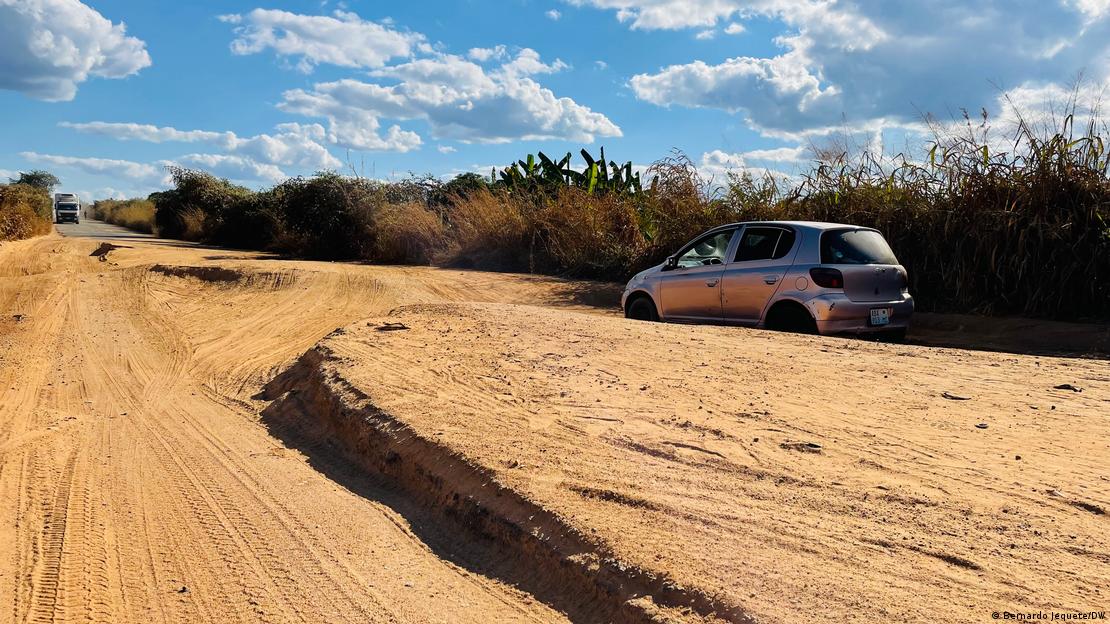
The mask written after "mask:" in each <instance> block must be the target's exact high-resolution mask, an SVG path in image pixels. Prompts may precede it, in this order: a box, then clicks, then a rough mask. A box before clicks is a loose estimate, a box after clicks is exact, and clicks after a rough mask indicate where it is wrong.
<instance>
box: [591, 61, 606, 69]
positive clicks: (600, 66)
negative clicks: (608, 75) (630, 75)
mask: <svg viewBox="0 0 1110 624" xmlns="http://www.w3.org/2000/svg"><path fill="white" fill-rule="evenodd" d="M594 67H596V68H598V69H600V70H606V69H609V64H608V63H606V62H605V61H594Z"/></svg>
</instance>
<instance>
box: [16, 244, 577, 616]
mask: <svg viewBox="0 0 1110 624" xmlns="http://www.w3.org/2000/svg"><path fill="white" fill-rule="evenodd" d="M128 244H131V245H136V247H135V248H128V249H119V250H116V251H113V252H111V253H110V254H109V256H108V257H107V260H106V261H104V262H100V261H99V260H98V259H97V258H95V257H90V255H89V254H90V253H91V252H92V251H93V250H94V249H96V247H97V243H96V242H94V241H91V240H77V239H63V238H60V237H57V236H51V237H44V238H39V239H34V240H31V241H23V242H20V243H13V244H7V245H4V246H3V247H0V500H2V501H4V504H3V505H2V506H0V605H3V609H2V610H0V622H43V621H59V622H62V621H67V622H68V621H86V620H88V621H95V622H152V621H153V622H217V621H218V622H224V621H279V622H286V621H308V622H321V621H328V622H348V621H349V622H367V621H373V622H390V621H403V622H422V621H445V622H446V621H450V622H456V621H473V622H488V621H491V619H493V620H502V619H504V620H517V621H558V620H560V615H559V614H558V613H556V612H555V611H554V610H552V609H550V608H548V607H546V606H545V605H543V604H542V603H539V602H537V601H536V600H534V599H532V598H530V597H529V596H527V595H524V594H522V593H521V592H518V591H516V590H514V589H512V588H511V587H509V586H508V585H506V584H505V583H502V582H499V581H497V580H495V579H492V578H490V577H489V576H484V575H481V574H475V573H473V572H470V571H468V570H467V569H466V568H465V567H463V566H464V565H471V566H472V567H473V565H477V564H482V565H487V566H494V565H495V564H496V563H497V562H496V558H497V553H483V552H478V553H469V554H468V556H469V557H470V558H471V559H473V560H474V561H476V562H477V564H475V563H474V562H472V561H470V560H466V561H462V562H461V565H456V564H454V563H452V562H451V561H450V560H451V558H452V554H451V551H452V550H455V548H454V546H453V536H452V535H450V534H442V533H443V530H442V528H441V527H438V526H437V524H436V522H434V521H432V520H430V519H427V518H425V517H424V515H422V512H421V511H420V510H419V509H417V508H415V507H413V506H411V505H407V506H406V504H405V503H404V501H401V500H396V497H395V496H392V495H391V494H390V493H389V491H388V490H385V489H382V488H381V487H378V486H377V485H376V484H374V483H370V482H355V483H354V484H351V485H350V486H349V487H346V488H345V487H340V486H339V485H337V484H336V482H335V481H333V480H331V479H329V478H327V477H325V476H323V475H322V474H321V473H320V472H319V471H318V470H317V469H316V468H314V467H313V466H310V465H309V464H308V463H307V462H306V461H305V460H304V458H303V457H301V456H300V455H299V454H298V453H296V452H295V451H292V450H290V449H288V448H285V447H284V446H283V445H282V444H280V443H279V442H278V441H276V440H275V439H274V438H273V437H271V436H270V435H268V434H267V432H266V429H265V428H264V427H262V426H260V425H259V424H257V419H258V413H259V411H260V410H261V407H262V406H264V405H265V404H264V403H261V402H256V401H252V400H251V398H250V397H251V396H252V395H253V394H255V393H257V392H258V391H259V389H260V388H261V386H262V383H263V382H264V380H268V379H269V378H270V377H272V376H273V375H274V374H275V373H276V371H278V370H281V369H282V368H284V367H285V366H286V365H287V364H289V363H291V362H292V361H293V360H294V359H295V358H296V357H297V356H299V355H300V354H301V353H303V352H304V351H305V350H307V349H308V348H309V347H311V346H312V345H313V344H314V343H315V342H316V341H317V340H319V339H320V338H321V337H323V336H324V335H325V334H327V333H328V332H330V331H332V330H333V329H335V328H336V327H337V326H340V325H345V324H347V323H350V322H352V321H354V320H356V319H358V318H362V317H364V316H367V315H373V314H381V313H384V312H386V311H387V310H388V309H390V308H392V307H393V306H395V305H397V304H398V303H403V302H415V301H421V300H425V301H427V300H441V299H455V298H466V299H472V298H474V297H479V298H486V299H488V300H510V301H511V300H520V299H521V298H524V299H527V300H534V301H542V300H544V299H546V298H556V297H557V298H563V297H564V296H565V295H566V294H568V293H566V292H564V290H565V289H564V287H562V286H560V285H559V284H557V283H554V282H551V281H545V280H532V279H528V278H513V277H497V278H496V279H494V278H491V277H490V276H487V275H482V274H477V273H470V274H467V273H458V272H440V271H427V270H399V271H397V270H380V269H375V268H372V267H350V266H338V265H328V264H312V263H279V262H269V261H255V262H252V261H241V260H228V259H222V260H217V261H211V260H205V259H204V257H205V256H213V255H217V256H223V257H227V256H236V254H234V253H224V252H213V251H211V250H203V249H190V248H180V247H175V246H171V245H166V244H162V243H159V242H153V243H142V242H139V241H131V242H128ZM158 263H161V264H162V265H163V266H165V267H170V266H181V265H187V266H188V265H198V266H200V265H216V264H217V263H219V264H220V265H221V266H224V267H237V268H240V269H249V270H251V274H250V275H251V277H250V279H249V280H246V281H244V282H236V283H234V284H229V283H224V284H221V283H219V282H216V283H210V284H207V285H202V282H200V281H199V280H197V279H194V278H184V279H183V278H181V277H175V276H172V275H166V274H164V273H160V272H157V271H153V270H151V265H153V264H158ZM167 272H172V271H167ZM229 275H233V273H229ZM398 293H401V294H398ZM356 488H357V489H356Z"/></svg>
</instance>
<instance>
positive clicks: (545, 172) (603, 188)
mask: <svg viewBox="0 0 1110 624" xmlns="http://www.w3.org/2000/svg"><path fill="white" fill-rule="evenodd" d="M580 153H581V154H582V159H583V160H584V161H585V162H586V166H585V167H584V168H583V169H582V170H581V171H577V170H575V169H574V168H572V167H571V154H570V152H567V154H566V156H564V157H563V158H562V159H560V160H559V161H558V162H556V161H554V160H552V159H551V158H550V157H548V156H547V154H544V153H543V152H539V153H537V154H536V155H535V156H533V155H532V154H528V155H527V156H526V157H525V158H524V159H523V160H518V161H517V162H515V163H513V164H511V165H509V166H508V167H506V168H504V169H502V170H501V172H500V174H499V175H500V182H501V184H503V185H504V186H505V187H507V188H509V189H510V190H525V189H527V190H536V189H541V188H542V189H547V190H555V189H558V188H561V187H564V186H571V187H576V188H581V189H584V190H585V191H586V192H587V193H591V194H593V193H623V194H635V193H641V192H643V187H642V186H641V185H640V174H639V173H633V172H632V162H631V161H629V162H627V163H625V164H624V165H619V164H617V162H616V161H606V159H605V148H604V147H602V148H601V153H600V158H598V159H594V157H593V155H592V154H590V153H589V152H588V151H586V150H581V152H580ZM491 179H494V180H496V177H491Z"/></svg>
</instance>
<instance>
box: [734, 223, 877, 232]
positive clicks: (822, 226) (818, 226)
mask: <svg viewBox="0 0 1110 624" xmlns="http://www.w3.org/2000/svg"><path fill="white" fill-rule="evenodd" d="M740 225H788V226H791V227H795V228H799V229H809V230H820V231H824V230H841V229H845V228H848V229H863V230H870V229H873V228H869V227H866V226H863V225H850V224H847V223H828V222H825V221H739V222H737V223H728V224H725V225H721V226H718V227H719V228H726V227H736V226H740ZM713 229H718V228H713Z"/></svg>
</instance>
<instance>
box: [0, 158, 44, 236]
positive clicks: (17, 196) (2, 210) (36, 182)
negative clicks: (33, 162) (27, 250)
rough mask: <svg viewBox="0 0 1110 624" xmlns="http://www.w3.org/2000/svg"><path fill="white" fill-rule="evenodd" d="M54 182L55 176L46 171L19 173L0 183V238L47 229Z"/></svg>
mask: <svg viewBox="0 0 1110 624" xmlns="http://www.w3.org/2000/svg"><path fill="white" fill-rule="evenodd" d="M57 184H58V178H56V177H54V176H53V175H52V174H50V173H49V172H46V171H31V172H28V173H22V174H20V176H19V178H18V179H15V180H10V183H9V184H0V241H10V240H19V239H22V238H30V237H32V236H39V235H40V234H46V233H47V232H49V231H50V228H51V223H52V221H53V216H54V205H53V201H52V200H51V198H50V191H51V190H52V189H53V188H54V187H55V186H56V185H57Z"/></svg>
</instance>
